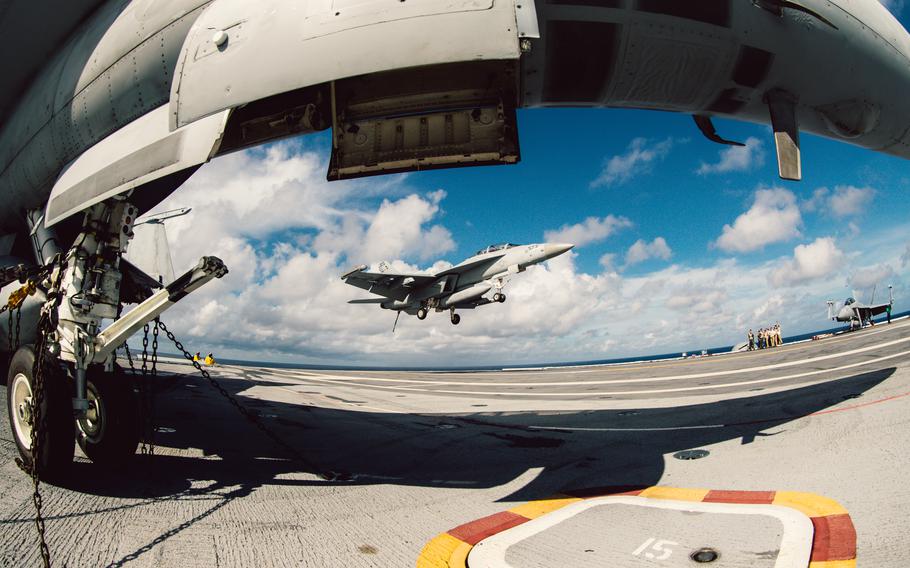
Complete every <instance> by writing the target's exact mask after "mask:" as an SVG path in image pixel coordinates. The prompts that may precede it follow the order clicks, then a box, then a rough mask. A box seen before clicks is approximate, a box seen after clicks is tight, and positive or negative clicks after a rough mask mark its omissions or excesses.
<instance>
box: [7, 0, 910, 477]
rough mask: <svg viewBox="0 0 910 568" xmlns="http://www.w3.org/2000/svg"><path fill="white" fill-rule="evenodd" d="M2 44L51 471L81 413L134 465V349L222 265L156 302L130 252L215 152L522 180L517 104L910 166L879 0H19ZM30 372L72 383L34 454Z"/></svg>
mask: <svg viewBox="0 0 910 568" xmlns="http://www.w3.org/2000/svg"><path fill="white" fill-rule="evenodd" d="M0 30H2V31H3V33H2V34H0V52H2V53H3V54H4V57H3V58H2V60H0V76H2V77H3V79H4V81H3V86H2V87H0V303H2V304H5V305H10V306H13V311H15V312H16V314H17V322H20V323H21V326H19V325H17V326H16V327H15V329H16V331H15V334H16V336H15V337H14V338H9V337H7V335H6V334H7V329H12V327H6V326H0V351H5V350H6V349H7V346H8V345H9V344H10V343H12V344H13V345H14V348H15V345H17V344H18V345H20V346H21V347H19V348H18V349H15V353H14V354H13V356H12V359H11V363H10V365H9V368H10V371H9V376H8V383H7V386H8V390H9V394H8V396H7V401H8V403H9V405H10V406H9V409H8V411H9V415H10V417H11V418H12V422H13V431H14V432H16V443H17V445H18V447H19V450H20V455H21V456H22V458H23V460H25V461H26V462H28V460H30V459H32V458H34V459H37V460H40V462H41V465H40V467H39V468H38V469H39V470H41V471H45V472H49V471H53V470H54V469H57V468H58V467H62V465H63V464H65V463H68V461H71V459H72V444H73V424H72V422H73V421H72V415H71V414H72V413H74V414H75V416H76V417H77V424H78V425H79V426H78V428H79V430H78V439H79V441H80V445H81V446H82V448H83V451H84V452H85V453H86V454H87V455H88V456H89V457H90V458H92V459H93V460H99V461H105V462H111V461H116V460H117V459H119V458H122V457H123V456H126V455H130V454H131V452H132V451H133V450H134V449H135V447H136V440H137V439H138V438H137V436H138V435H137V434H136V433H135V432H130V431H129V430H130V427H129V425H130V424H134V423H135V420H134V415H135V414H136V412H137V410H136V409H135V407H134V406H132V404H133V403H132V402H130V400H131V398H130V396H129V395H130V393H131V392H132V391H131V390H130V389H128V388H127V389H126V390H125V391H122V392H121V391H118V390H117V389H122V388H123V387H122V385H123V384H124V381H123V380H119V379H118V380H111V379H109V378H107V377H109V376H111V375H113V374H115V371H114V370H115V366H114V361H115V359H116V355H115V353H116V349H117V348H118V346H120V345H121V344H123V342H124V341H126V339H127V338H129V337H130V336H131V335H132V334H133V333H134V332H136V331H137V330H140V329H142V327H143V325H144V324H146V323H148V322H150V321H152V320H154V318H156V317H157V316H158V315H159V314H161V313H162V312H163V311H165V310H166V309H168V308H169V307H170V306H172V305H173V304H174V303H175V302H177V301H179V300H180V299H181V298H183V297H185V296H186V295H187V294H190V293H192V292H193V291H194V290H196V289H197V288H199V287H200V286H202V285H204V284H205V283H206V282H208V281H210V280H211V279H213V278H218V277H221V276H223V275H224V274H225V273H226V267H225V266H224V265H223V263H221V261H219V260H218V259H216V258H213V257H205V258H203V259H201V260H200V262H199V264H198V265H197V266H196V267H195V268H194V269H192V270H190V271H188V272H187V273H185V274H183V275H182V276H180V277H178V278H176V279H175V280H174V281H173V282H171V283H170V284H168V285H167V286H166V287H165V288H164V289H161V286H160V285H159V283H158V282H157V281H155V280H154V279H152V278H150V277H148V276H147V275H145V274H144V273H143V272H142V271H139V270H137V269H136V268H135V267H132V266H131V265H130V264H129V263H128V262H126V261H125V260H124V259H123V253H124V252H125V251H126V248H127V245H128V243H129V241H130V238H131V237H132V233H133V231H132V227H133V223H134V222H135V220H136V217H137V216H138V215H141V214H143V213H144V212H145V211H147V210H149V209H150V208H152V207H154V206H155V205H156V204H157V203H160V202H161V201H162V200H163V199H164V198H165V197H166V196H167V195H169V194H170V193H171V192H173V191H174V190H175V189H176V188H177V187H179V186H180V185H181V184H182V183H183V182H184V181H186V179H187V178H188V177H189V176H191V175H192V174H193V172H195V171H196V169H198V168H199V166H200V165H201V164H203V163H205V162H207V161H208V160H210V159H211V158H213V157H215V156H218V155H221V154H225V153H228V152H233V151H237V150H240V149H243V148H247V147H251V146H255V145H258V144H262V143H264V142H267V141H271V140H276V139H279V138H282V137H287V136H293V135H299V134H306V133H312V132H316V131H320V130H325V129H329V128H331V132H332V155H331V158H330V161H329V172H328V177H329V179H344V178H351V177H357V176H366V175H374V174H382V173H389V172H402V171H413V170H421V169H429V168H442V167H452V166H468V165H482V164H510V163H515V162H517V161H518V160H519V159H520V151H519V143H518V142H519V138H518V124H517V121H516V109H518V108H522V107H526V108H527V107H550V106H588V107H626V108H641V109H655V110H665V111H674V112H680V113H688V114H691V115H693V116H695V123H696V125H697V127H698V128H699V129H700V130H701V131H702V133H703V134H704V135H705V136H706V137H708V138H709V139H711V140H713V141H715V142H719V143H729V142H728V141H726V140H724V139H723V137H722V134H723V133H718V132H716V131H715V128H714V125H713V124H712V122H711V118H712V117H714V116H721V117H729V118H734V119H738V120H744V121H751V122H757V123H763V124H770V125H771V127H772V131H773V133H774V140H775V144H776V148H777V161H778V170H779V173H780V175H781V176H782V177H784V178H787V179H799V178H800V176H801V163H802V162H801V157H800V152H799V134H800V131H807V132H812V133H815V134H819V135H822V136H827V137H830V138H835V139H838V140H843V141H846V142H849V143H851V144H855V145H857V146H861V147H864V148H869V149H871V150H875V151H880V152H884V153H888V154H893V155H897V156H901V157H904V158H907V157H910V97H908V96H907V93H908V92H910V36H908V34H907V32H906V30H904V29H903V27H901V25H900V24H899V23H898V22H897V20H895V19H894V18H893V17H892V16H891V15H890V13H888V11H887V10H886V9H885V8H884V7H882V6H881V5H880V4H879V2H878V1H877V0H788V1H784V0H689V1H684V0H595V1H592V0H577V1H575V0H551V1H546V2H545V1H543V0H541V1H538V2H534V1H530V0H407V1H405V0H256V1H250V0H212V1H209V2H205V1H202V0H49V1H46V2H34V1H32V0H9V1H7V2H4V3H3V8H2V9H0ZM566 134H567V135H569V136H571V134H572V133H566ZM619 135H621V136H623V137H625V138H628V137H631V136H633V135H634V133H621V134H619ZM255 189H256V188H251V190H252V191H255ZM306 206H307V204H306V203H302V204H301V207H306ZM17 280H18V281H19V282H28V284H27V285H26V286H25V287H24V288H20V284H19V283H18V282H16V281H17ZM29 291H31V292H34V294H33V295H28V292H29ZM8 298H12V299H13V301H12V302H7V299H8ZM452 301H453V302H454V300H452ZM130 303H136V304H138V305H137V307H136V308H135V309H133V310H132V311H130V312H128V313H125V312H124V311H123V307H124V304H130ZM456 303H457V302H456ZM42 307H43V308H44V309H43V311H42V310H41V308H42ZM13 311H10V313H13ZM39 313H40V314H43V315H42V316H40V317H39ZM111 320H115V321H114V322H113V323H109V322H110V321H111ZM10 321H12V320H10ZM39 328H40V330H41V331H40V333H39V332H38V329H39ZM10 340H12V341H10ZM30 344H34V347H31V346H30ZM36 357H37V358H38V359H42V360H43V359H44V358H51V359H53V361H54V363H55V364H54V365H51V366H50V367H49V368H51V369H56V370H65V373H64V374H63V375H60V376H58V377H57V378H55V379H53V380H48V381H46V382H45V384H44V387H43V388H44V389H45V391H46V392H44V395H45V397H46V398H45V399H44V400H48V401H51V402H52V403H53V408H54V409H56V410H53V411H51V410H47V411H46V412H48V413H49V414H50V416H51V417H55V418H53V421H52V423H51V425H50V426H49V427H48V428H47V429H46V430H47V431H45V432H44V433H43V436H44V441H45V442H47V443H45V445H43V446H42V447H41V451H40V452H39V451H34V452H30V451H29V444H30V439H31V438H30V434H28V432H30V431H32V430H31V425H32V424H33V423H34V421H35V420H38V421H39V422H38V423H41V420H43V418H41V417H40V416H39V417H38V418H34V419H33V413H34V412H41V413H44V412H45V410H43V408H44V407H41V408H40V409H39V408H38V407H37V406H35V405H34V404H33V400H36V399H37V400H41V397H37V394H35V393H36V392H38V391H35V390H34V389H35V388H38V387H37V386H36V385H40V384H42V381H39V380H38V379H37V378H36V377H35V376H34V370H35V369H44V368H45V366H43V365H36V364H35V359H36ZM39 376H40V375H39ZM112 389H113V390H112ZM33 395H35V397H37V398H33ZM49 404H50V402H49ZM61 408H62V411H61V410H60V409H61ZM121 426H122V427H121ZM32 432H33V431H32ZM35 440H37V438H35ZM67 444H69V446H67ZM131 447H132V450H131V449H130V448H131Z"/></svg>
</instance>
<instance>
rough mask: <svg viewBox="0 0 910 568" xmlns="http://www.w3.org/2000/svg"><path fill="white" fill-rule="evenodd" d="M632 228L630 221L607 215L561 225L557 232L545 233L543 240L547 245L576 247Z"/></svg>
mask: <svg viewBox="0 0 910 568" xmlns="http://www.w3.org/2000/svg"><path fill="white" fill-rule="evenodd" d="M631 226H632V221H630V220H629V219H627V218H625V217H616V216H614V215H607V216H606V217H603V218H599V217H588V218H587V219H585V220H584V221H583V222H581V223H576V224H575V225H568V224H566V225H563V226H562V227H560V228H559V229H557V230H553V231H545V232H544V240H545V241H547V242H549V243H571V244H574V245H575V246H576V247H583V246H585V245H587V244H591V243H596V242H598V241H602V240H604V239H606V238H607V237H609V236H610V235H613V234H614V233H616V232H617V231H620V230H622V229H626V228H628V227H631Z"/></svg>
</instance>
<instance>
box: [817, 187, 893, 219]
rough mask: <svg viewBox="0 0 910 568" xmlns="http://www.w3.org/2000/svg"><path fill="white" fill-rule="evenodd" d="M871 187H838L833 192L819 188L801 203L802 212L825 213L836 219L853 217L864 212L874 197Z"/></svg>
mask: <svg viewBox="0 0 910 568" xmlns="http://www.w3.org/2000/svg"><path fill="white" fill-rule="evenodd" d="M875 193H876V191H875V189H873V188H871V187H855V186H852V185H839V186H837V187H835V188H834V191H831V190H829V189H828V188H827V187H819V188H817V189H816V190H815V191H813V192H812V197H811V198H809V199H806V200H804V201H803V202H802V204H801V206H802V209H803V211H807V212H813V213H814V212H816V211H817V212H819V213H825V214H827V215H830V216H832V217H836V218H838V219H843V218H846V217H854V216H857V215H860V214H862V213H864V212H865V211H866V207H867V206H868V205H869V203H871V202H872V199H873V198H874V197H875Z"/></svg>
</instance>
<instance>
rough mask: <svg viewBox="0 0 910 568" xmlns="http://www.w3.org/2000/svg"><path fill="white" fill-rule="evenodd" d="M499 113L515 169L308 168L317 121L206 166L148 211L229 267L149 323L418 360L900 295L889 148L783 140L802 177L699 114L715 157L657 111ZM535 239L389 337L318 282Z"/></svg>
mask: <svg viewBox="0 0 910 568" xmlns="http://www.w3.org/2000/svg"><path fill="white" fill-rule="evenodd" d="M892 4H893V5H892V6H891V7H892V9H902V3H901V5H897V4H894V3H892ZM518 121H519V132H520V136H521V152H522V162H521V163H520V164H518V165H515V166H495V167H481V168H459V169H451V170H436V171H431V172H417V173H412V174H407V175H393V176H383V177H375V178H365V179H361V180H352V181H346V182H333V183H327V182H325V180H324V177H325V171H326V169H327V161H328V155H329V144H330V139H329V136H328V134H327V133H321V134H318V135H313V136H308V137H303V138H299V139H295V140H291V141H283V142H279V143H275V144H271V145H268V146H265V147H262V148H258V149H255V150H252V151H248V152H242V153H238V154H233V155H229V156H226V157H224V158H220V159H217V160H214V161H213V162H212V163H210V164H208V165H206V166H205V167H203V168H202V170H201V171H200V172H198V173H197V174H196V175H195V176H193V177H192V178H191V179H190V180H189V182H188V183H187V184H186V185H185V186H184V187H183V188H181V189H180V190H178V191H177V192H176V193H175V194H174V195H172V196H171V197H170V198H169V199H168V200H167V201H166V202H165V203H163V204H161V206H160V207H159V208H158V209H159V210H164V209H169V208H173V207H182V206H191V207H193V208H194V210H193V212H192V213H191V214H190V215H188V216H186V217H183V218H179V219H175V220H174V221H173V222H171V224H170V225H169V226H168V231H169V236H170V237H171V240H172V241H173V242H174V243H179V245H178V246H175V247H174V261H175V266H176V268H177V270H178V271H180V270H182V269H185V268H186V267H188V266H190V265H192V264H193V263H194V261H195V260H196V259H198V257H199V256H200V255H203V254H216V255H218V256H221V257H222V258H224V259H225V261H226V262H227V263H228V266H229V267H230V268H231V273H230V274H229V275H228V277H226V278H225V279H224V280H223V281H220V282H218V283H216V284H214V285H210V286H208V287H207V288H205V289H203V290H202V291H201V292H199V293H197V294H195V295H194V296H195V297H194V298H193V300H192V302H188V303H187V305H184V303H181V304H180V306H179V308H177V309H175V310H173V312H174V313H173V314H170V315H169V319H171V320H173V322H174V323H173V324H170V323H169V325H171V326H172V327H174V328H175V329H177V330H179V331H180V332H181V334H182V335H183V336H185V337H188V338H189V339H190V341H189V343H190V344H192V345H193V346H194V347H195V349H193V350H194V351H195V350H199V351H205V352H207V351H213V352H215V353H216V354H220V355H222V356H225V357H237V358H244V359H254V360H256V359H258V360H280V361H295V362H302V363H327V364H352V365H353V364H357V365H362V364H366V365H370V364H375V365H432V366H438V365H462V364H465V362H466V361H470V362H476V363H478V364H481V363H482V364H497V363H503V364H511V363H521V362H545V361H567V360H591V359H603V358H613V357H624V356H630V355H646V354H654V353H665V352H673V351H677V350H679V351H682V350H691V349H695V348H704V347H711V346H718V345H728V344H731V343H734V342H737V341H739V340H741V339H742V338H743V336H744V334H745V331H746V330H747V329H748V328H750V327H759V326H761V325H768V324H771V323H774V322H776V321H780V322H781V323H782V324H783V325H784V331H785V334H791V333H793V334H795V333H802V332H806V331H811V330H815V329H822V328H825V327H827V326H828V325H829V322H828V321H826V319H825V300H827V299H829V298H830V299H837V300H842V299H843V298H845V297H846V296H848V295H851V294H852V293H853V291H854V290H856V291H857V293H858V294H860V295H861V296H863V295H864V297H865V298H866V299H868V296H869V294H870V292H871V288H872V286H873V285H877V286H878V287H879V290H882V289H883V288H884V287H886V286H887V285H889V284H893V285H894V287H895V297H896V309H897V310H898V311H901V310H905V309H910V287H908V285H907V284H908V283H910V280H908V276H910V223H908V222H907V219H906V210H907V209H906V203H907V202H908V194H910V168H908V163H907V162H906V161H904V160H900V159H897V158H892V157H889V156H885V155H881V154H876V153H874V152H870V151H867V150H863V149H859V148H854V147H852V146H849V145H846V144H843V143H839V142H834V141H831V140H827V139H823V138H819V137H815V136H812V135H808V134H803V136H802V140H801V142H802V156H803V175H804V178H803V180H802V181H801V182H784V181H781V180H780V179H779V178H778V176H777V172H776V164H775V161H774V155H773V139H772V137H771V133H770V131H769V130H768V128H767V127H766V126H762V125H752V124H744V123H738V122H731V121H717V122H716V124H717V127H718V130H719V132H720V133H721V135H722V136H724V137H726V138H730V139H735V140H742V141H748V142H749V145H748V147H747V148H746V149H744V150H734V151H732V152H731V150H730V149H728V148H726V147H723V146H719V145H716V144H713V143H711V142H709V141H707V140H706V139H704V138H703V137H702V135H701V134H700V132H699V131H698V129H697V128H696V127H695V125H694V123H693V122H692V119H691V117H689V116H686V115H678V114H673V113H662V112H648V111H626V110H589V109H547V110H524V111H520V112H519V114H518ZM546 238H549V239H554V240H570V239H571V240H570V242H574V243H576V244H578V245H579V246H577V247H576V249H575V250H574V251H572V252H571V253H569V254H566V255H563V257H560V258H558V259H556V260H554V261H551V262H549V263H548V264H547V265H546V266H541V267H537V269H536V270H529V271H528V272H527V273H525V274H522V275H520V276H518V277H516V278H514V279H513V281H512V282H510V284H509V285H508V287H507V289H506V292H507V294H508V295H509V301H508V302H506V303H505V304H502V305H494V306H488V307H486V308H481V309H478V310H475V311H471V312H466V313H465V314H464V315H463V318H462V324H461V325H459V326H458V327H457V328H456V327H453V326H451V325H450V324H449V323H448V318H447V317H446V315H445V314H441V315H437V314H432V315H431V316H430V317H429V318H428V319H427V320H426V321H424V322H419V321H417V320H416V318H403V319H402V322H401V323H400V324H399V327H398V331H397V332H396V333H395V334H394V335H393V334H392V333H391V326H392V321H393V320H394V314H392V313H390V312H383V311H382V310H379V309H377V308H375V306H351V305H349V304H347V303H346V302H347V300H348V299H351V298H355V297H364V296H365V295H366V294H365V293H363V292H361V291H357V290H355V289H353V288H351V287H348V286H346V285H344V284H343V283H341V281H340V280H339V279H338V276H339V275H340V274H341V273H343V272H344V271H345V270H346V269H347V268H348V267H349V266H351V265H353V264H359V263H361V262H363V263H367V264H372V263H377V262H379V261H381V260H388V261H390V262H392V263H393V265H394V266H395V267H396V268H397V269H400V270H431V269H434V268H437V269H438V268H439V267H442V266H447V265H448V264H453V263H457V262H459V261H461V260H462V259H464V258H465V257H467V256H470V255H471V254H473V252H474V251H475V250H477V249H479V248H481V247H483V246H485V245H487V244H490V243H495V242H502V241H509V242H516V243H531V242H540V241H543V240H544V239H546ZM611 255H612V256H611ZM884 294H885V293H884V292H880V293H879V295H878V296H877V299H881V298H883V297H884Z"/></svg>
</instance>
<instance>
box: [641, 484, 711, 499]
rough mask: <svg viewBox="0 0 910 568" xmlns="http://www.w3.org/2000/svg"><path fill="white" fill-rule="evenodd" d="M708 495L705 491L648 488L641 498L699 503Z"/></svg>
mask: <svg viewBox="0 0 910 568" xmlns="http://www.w3.org/2000/svg"><path fill="white" fill-rule="evenodd" d="M707 494H708V490H707V489H682V488H678V487H648V488H647V489H645V490H644V491H642V492H641V495H640V496H641V497H648V498H649V499H672V500H674V501H701V500H702V499H704V498H705V496H706V495H707Z"/></svg>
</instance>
